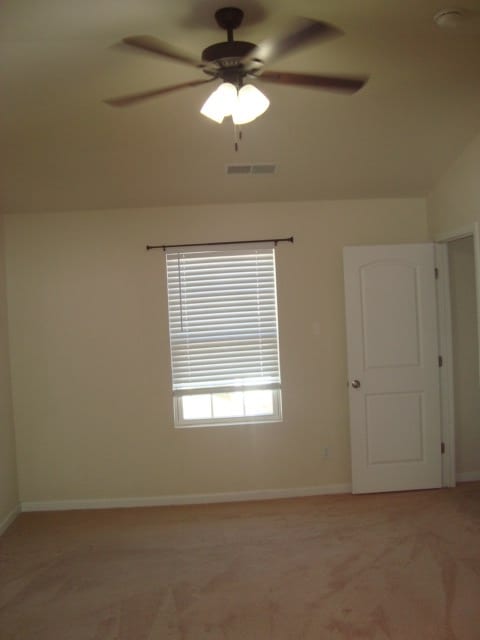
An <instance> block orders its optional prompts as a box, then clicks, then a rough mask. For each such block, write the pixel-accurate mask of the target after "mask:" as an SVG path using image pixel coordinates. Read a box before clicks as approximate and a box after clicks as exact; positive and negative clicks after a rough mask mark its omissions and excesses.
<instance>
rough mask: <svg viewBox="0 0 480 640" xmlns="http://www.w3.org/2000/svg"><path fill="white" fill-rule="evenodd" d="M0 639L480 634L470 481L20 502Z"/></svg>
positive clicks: (0, 611)
mask: <svg viewBox="0 0 480 640" xmlns="http://www.w3.org/2000/svg"><path fill="white" fill-rule="evenodd" d="M0 638H1V640H13V639H15V640H47V639H48V640H87V639H88V640H90V639H91V640H114V639H115V640H153V639H155V640H156V639H160V640H180V639H181V640H203V639H208V640H240V639H242V640H244V639H245V640H264V639H274V640H287V639H288V640H304V639H307V640H330V639H331V640H337V639H341V640H346V639H349V638H362V639H368V640H386V639H401V640H404V639H405V640H407V639H408V640H454V639H455V640H479V638H480V483H471V484H465V485H461V486H459V487H457V488H456V489H442V490H436V491H423V492H409V493H396V494H379V495H369V496H355V497H354V496H347V495H346V496H329V497H314V498H302V499H293V500H280V501H270V502H256V503H243V504H228V505H209V506H193V507H168V508H150V509H143V508H142V509H119V510H102V511H82V512H80V511H77V512H57V513H36V514H33V513H32V514H23V515H21V516H20V517H19V518H18V520H17V521H16V522H15V523H14V524H13V525H12V526H11V527H10V529H9V530H8V531H7V532H6V534H5V535H4V536H3V538H1V539H0Z"/></svg>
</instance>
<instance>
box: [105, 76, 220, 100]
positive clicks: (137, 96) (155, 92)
mask: <svg viewBox="0 0 480 640" xmlns="http://www.w3.org/2000/svg"><path fill="white" fill-rule="evenodd" d="M213 80H215V78H211V79H210V80H192V81H190V82H182V83H181V84H174V85H171V86H169V87H162V88H161V89H152V90H150V91H143V92H142V93H132V94H130V95H127V96H119V97H118V98H109V99H108V100H104V102H105V103H106V104H109V105H110V106H111V107H129V106H130V105H133V104H136V103H137V102H141V101H142V100H148V98H155V97H156V96H161V95H163V94H165V93H170V92H172V91H177V90H178V89H186V88H187V87H196V86H198V85H200V84H207V83H208V82H212V81H213Z"/></svg>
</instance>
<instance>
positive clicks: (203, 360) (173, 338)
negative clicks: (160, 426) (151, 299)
mask: <svg viewBox="0 0 480 640" xmlns="http://www.w3.org/2000/svg"><path fill="white" fill-rule="evenodd" d="M245 246H247V248H245ZM167 285H168V309H169V325H170V350H171V363H172V383H173V397H174V411H175V425H176V426H194V425H198V426H201V425H217V424H245V423H250V422H270V421H278V420H280V419H281V394H280V365H279V355H278V330H277V296H276V284H275V251H274V247H273V246H272V245H270V246H265V245H263V244H262V245H242V248H241V249H238V248H237V247H236V246H233V245H222V246H221V247H215V248H214V250H212V248H211V247H195V248H194V249H189V248H185V247H184V248H181V247H180V248H175V249H168V250H167Z"/></svg>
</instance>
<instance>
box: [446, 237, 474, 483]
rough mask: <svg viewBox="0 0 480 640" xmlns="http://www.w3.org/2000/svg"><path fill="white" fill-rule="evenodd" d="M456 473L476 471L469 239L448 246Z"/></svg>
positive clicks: (471, 275)
mask: <svg viewBox="0 0 480 640" xmlns="http://www.w3.org/2000/svg"><path fill="white" fill-rule="evenodd" d="M448 260H449V267H450V295H451V301H452V339H453V373H454V375H453V377H454V396H455V450H456V472H457V474H460V477H461V474H465V473H468V472H474V471H475V472H478V471H480V420H479V416H480V377H479V370H478V369H479V366H478V364H479V360H478V337H477V324H476V317H477V310H476V296H475V271H474V267H475V264H474V253H473V238H471V237H470V238H462V239H461V240H455V241H454V242H449V243H448Z"/></svg>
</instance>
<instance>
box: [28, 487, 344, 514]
mask: <svg viewBox="0 0 480 640" xmlns="http://www.w3.org/2000/svg"><path fill="white" fill-rule="evenodd" d="M351 491H352V487H351V485H349V484H328V485H324V486H320V487H302V488H294V489H266V490H260V491H236V492H232V493H205V494H197V493H194V494H186V495H182V494H181V495H171V496H158V497H148V498H104V499H98V500H50V501H38V502H22V504H21V510H22V511H69V510H73V509H119V508H126V507H164V506H172V505H188V504H210V503H214V502H247V501H252V500H273V499H279V498H300V497H304V496H321V495H332V494H338V493H351Z"/></svg>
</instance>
